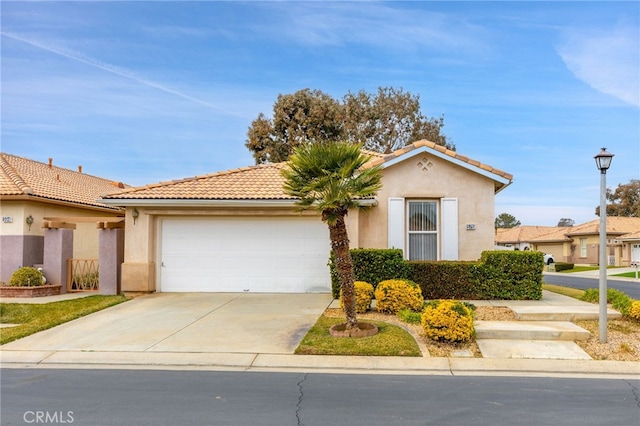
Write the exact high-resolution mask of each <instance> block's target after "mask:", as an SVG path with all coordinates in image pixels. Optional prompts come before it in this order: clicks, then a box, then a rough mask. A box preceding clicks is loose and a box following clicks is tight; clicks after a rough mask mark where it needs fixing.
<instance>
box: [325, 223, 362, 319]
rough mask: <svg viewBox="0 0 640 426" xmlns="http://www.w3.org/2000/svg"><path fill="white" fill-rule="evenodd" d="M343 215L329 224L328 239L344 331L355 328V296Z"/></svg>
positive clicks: (351, 264)
mask: <svg viewBox="0 0 640 426" xmlns="http://www.w3.org/2000/svg"><path fill="white" fill-rule="evenodd" d="M344 218H345V215H342V216H340V217H339V218H338V220H336V221H335V223H334V224H329V238H330V239H331V249H332V250H333V256H334V257H335V262H336V270H337V271H338V278H339V279H340V288H341V290H342V304H343V306H344V314H345V317H346V329H347V330H350V329H353V328H355V327H356V324H357V323H358V320H357V318H356V295H355V289H354V286H353V281H354V277H353V261H352V260H351V253H350V252H349V236H348V235H347V227H346V225H345V222H344Z"/></svg>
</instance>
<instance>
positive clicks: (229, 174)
mask: <svg viewBox="0 0 640 426" xmlns="http://www.w3.org/2000/svg"><path fill="white" fill-rule="evenodd" d="M285 164H286V163H275V164H262V165H258V166H249V167H243V168H240V169H234V170H228V171H224V172H218V173H212V174H207V175H203V176H196V177H192V178H186V179H180V180H173V181H170V182H160V183H156V184H151V185H146V186H140V187H137V188H130V189H125V190H124V191H122V192H120V193H118V194H113V195H110V196H108V197H105V198H116V199H164V200H167V199H175V200H178V199H189V200H198V199H201V200H204V199H210V200H257V199H264V200H294V199H295V198H294V197H291V196H289V195H287V194H285V192H284V190H283V189H282V186H283V184H284V178H283V177H282V175H281V174H280V170H281V169H282V168H283V167H284V166H285Z"/></svg>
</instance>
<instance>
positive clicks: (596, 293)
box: [580, 288, 600, 303]
mask: <svg viewBox="0 0 640 426" xmlns="http://www.w3.org/2000/svg"><path fill="white" fill-rule="evenodd" d="M580 300H582V301H583V302H589V303H598V301H599V300H600V290H598V289H597V288H588V289H586V290H585V291H584V294H583V295H582V296H580Z"/></svg>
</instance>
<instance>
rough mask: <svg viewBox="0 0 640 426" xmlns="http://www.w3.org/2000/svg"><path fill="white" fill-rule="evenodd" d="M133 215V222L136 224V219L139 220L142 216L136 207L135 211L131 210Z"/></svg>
mask: <svg viewBox="0 0 640 426" xmlns="http://www.w3.org/2000/svg"><path fill="white" fill-rule="evenodd" d="M131 217H132V218H133V224H134V225H135V224H136V220H138V217H140V212H139V211H138V209H136V208H135V207H134V208H133V211H132V212H131Z"/></svg>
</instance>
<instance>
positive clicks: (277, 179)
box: [104, 141, 512, 200]
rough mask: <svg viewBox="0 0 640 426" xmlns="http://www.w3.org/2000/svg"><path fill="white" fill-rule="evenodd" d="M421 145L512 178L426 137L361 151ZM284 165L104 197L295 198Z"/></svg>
mask: <svg viewBox="0 0 640 426" xmlns="http://www.w3.org/2000/svg"><path fill="white" fill-rule="evenodd" d="M422 146H426V147H429V148H433V149H436V150H438V151H441V152H445V153H446V154H447V155H449V156H451V157H453V158H457V159H459V160H462V161H465V162H468V163H469V164H473V165H476V166H478V167H481V168H482V169H484V170H488V171H490V172H491V173H494V174H496V175H497V176H500V177H503V178H506V179H509V180H511V179H512V175H510V174H508V173H505V172H502V171H500V170H497V169H494V168H492V167H490V166H486V165H484V164H481V163H479V162H473V161H472V160H469V159H468V158H466V157H462V156H461V155H459V154H457V153H456V152H454V151H450V150H447V149H445V148H444V147H441V146H440V145H436V144H434V143H432V142H428V141H419V142H416V143H414V144H411V145H409V146H407V147H405V148H402V149H400V150H398V151H395V152H393V153H392V154H389V155H383V154H379V153H375V152H371V151H365V153H367V154H369V155H371V157H372V158H371V160H370V161H369V163H367V164H368V165H371V166H373V165H376V164H382V163H385V162H387V161H390V160H391V159H395V158H397V157H399V156H401V155H403V154H406V153H407V152H410V151H412V150H414V149H416V148H419V147H422ZM285 165H286V163H273V164H262V165H257V166H249V167H243V168H239V169H233V170H228V171H223V172H217V173H211V174H207V175H203V176H195V177H191V178H186V179H180V180H173V181H169V182H160V183H156V184H150V185H145V186H140V187H136V188H128V189H125V190H123V191H122V192H120V193H117V194H112V195H109V196H107V197H104V198H105V199H141V200H142V199H157V200H295V198H293V197H291V196H289V195H287V194H285V192H284V191H283V189H282V185H283V184H284V179H283V177H282V175H281V173H280V170H281V169H282V168H283V167H285Z"/></svg>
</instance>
